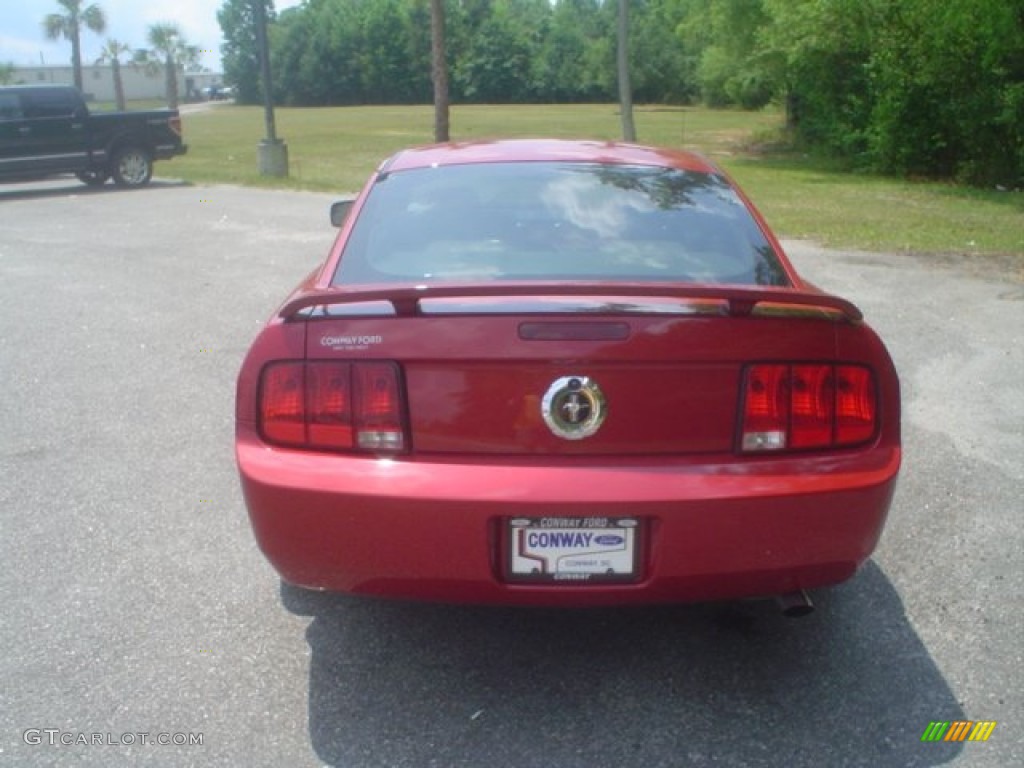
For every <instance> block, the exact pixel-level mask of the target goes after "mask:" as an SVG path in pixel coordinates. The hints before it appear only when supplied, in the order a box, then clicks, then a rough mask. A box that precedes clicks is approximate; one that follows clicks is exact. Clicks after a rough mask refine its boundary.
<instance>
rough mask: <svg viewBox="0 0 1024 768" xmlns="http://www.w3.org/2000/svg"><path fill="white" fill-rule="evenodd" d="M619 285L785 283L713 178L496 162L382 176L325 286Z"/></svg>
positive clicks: (766, 248)
mask: <svg viewBox="0 0 1024 768" xmlns="http://www.w3.org/2000/svg"><path fill="white" fill-rule="evenodd" d="M487 280H509V281H519V280H620V281H633V280H636V281H672V282H694V283H729V284H738V285H776V286H784V285H788V284H789V281H788V280H787V278H786V274H785V272H784V271H783V269H782V267H781V265H780V264H779V261H778V259H777V258H776V255H775V253H774V251H773V250H772V248H771V246H770V245H769V243H768V242H767V240H766V239H765V237H764V235H763V234H762V232H761V230H760V229H759V228H758V226H757V224H756V223H755V221H754V219H753V218H752V216H751V214H750V212H749V211H748V210H747V208H746V206H745V205H744V204H743V202H742V201H741V200H740V199H739V197H738V196H737V195H736V193H735V192H734V191H733V189H732V188H731V187H730V186H729V184H728V183H727V182H726V181H725V180H724V179H722V178H721V177H719V176H716V175H709V174H705V173H695V172H687V171H678V170H669V169H664V168H655V167H650V166H623V165H598V164H579V163H539V162H536V163H505V164H479V165H457V166H441V167H436V168H424V169H419V170H412V171H401V172H396V173H392V174H385V175H383V176H382V177H381V178H380V179H379V180H378V181H377V183H376V184H375V185H374V188H373V189H372V191H371V193H370V195H369V197H368V198H367V201H366V203H365V205H364V206H363V209H362V211H361V212H360V214H359V218H358V220H357V221H356V223H355V226H354V228H353V231H352V234H351V236H350V238H349V240H348V243H347V244H346V246H345V250H344V253H343V254H342V258H341V263H340V265H339V268H338V271H337V273H336V274H335V276H334V283H335V284H345V285H353V284H365V283H391V282H396V283H397V282H401V283H405V282H410V281H413V282H418V283H419V282H432V281H438V282H452V281H473V282H479V281H487Z"/></svg>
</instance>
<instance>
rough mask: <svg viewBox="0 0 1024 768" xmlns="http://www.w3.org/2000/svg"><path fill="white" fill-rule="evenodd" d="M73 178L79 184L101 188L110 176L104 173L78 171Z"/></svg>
mask: <svg viewBox="0 0 1024 768" xmlns="http://www.w3.org/2000/svg"><path fill="white" fill-rule="evenodd" d="M75 176H77V177H78V180H79V181H80V182H82V183H83V184H88V185H89V186H90V187H102V186H103V185H104V184H106V183H107V179H109V178H110V174H109V173H107V172H106V171H80V172H78V173H76V174H75Z"/></svg>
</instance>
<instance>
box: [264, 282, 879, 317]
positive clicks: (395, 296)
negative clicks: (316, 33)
mask: <svg viewBox="0 0 1024 768" xmlns="http://www.w3.org/2000/svg"><path fill="white" fill-rule="evenodd" d="M542 296H543V297H548V296H551V297H570V296H572V297H595V298H597V297H601V298H620V297H621V298H639V299H678V300H682V301H702V300H705V301H718V302H722V303H724V304H725V309H726V313H727V314H728V315H730V316H732V317H746V316H749V315H751V314H753V313H754V311H755V308H759V310H761V311H759V312H758V314H761V313H762V311H763V313H764V314H791V313H794V312H795V313H796V314H801V313H807V312H814V311H823V312H826V313H829V314H836V315H839V316H841V317H842V318H843V319H845V320H847V321H848V322H851V323H860V322H861V321H862V320H863V319H864V315H863V314H862V313H861V311H860V310H859V309H858V308H857V307H856V306H855V305H854V304H853V303H851V302H849V301H847V300H846V299H841V298H839V297H838V296H832V295H830V294H826V293H807V292H802V291H798V290H794V289H791V288H761V287H749V288H748V287H745V286H735V285H679V284H666V283H614V284H611V283H603V282H573V283H552V282H521V283H511V282H509V283H504V282H492V283H465V284H461V283H444V284H438V285H415V286H408V285H401V286H393V285H392V286H388V285H365V286H360V287H358V288H352V287H339V288H326V289H321V290H316V291H310V292H304V293H300V294H299V295H297V296H295V297H294V298H292V299H289V300H288V301H287V302H285V304H284V305H283V306H282V307H281V309H280V310H279V311H278V316H279V317H281V318H282V319H285V320H290V319H294V318H296V317H297V316H298V315H299V313H300V312H302V311H303V310H306V309H309V308H311V307H316V306H331V305H338V304H356V303H368V302H387V303H390V304H391V305H392V306H393V307H394V309H395V314H396V315H398V316H399V317H416V316H418V315H421V314H423V313H422V312H421V311H420V302H421V301H423V300H425V299H426V300H429V299H474V298H506V297H508V298H511V297H542Z"/></svg>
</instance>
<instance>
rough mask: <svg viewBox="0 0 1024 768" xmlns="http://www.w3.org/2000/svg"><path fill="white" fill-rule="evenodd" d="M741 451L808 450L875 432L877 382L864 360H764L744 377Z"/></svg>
mask: <svg viewBox="0 0 1024 768" xmlns="http://www.w3.org/2000/svg"><path fill="white" fill-rule="evenodd" d="M742 419H743V423H742V428H741V431H740V450H741V451H748V452H758V451H783V450H807V449H815V448H835V447H846V446H852V445H858V444H861V443H866V442H868V441H869V440H871V438H872V437H874V435H875V431H876V429H877V419H878V410H877V403H876V396H875V381H874V377H873V376H872V375H871V371H870V370H869V369H868V368H866V367H865V366H862V365H831V364H819V363H809V364H804V363H801V364H792V365H790V364H780V363H762V364H758V365H752V366H750V367H748V368H747V370H746V376H745V378H744V382H743V411H742Z"/></svg>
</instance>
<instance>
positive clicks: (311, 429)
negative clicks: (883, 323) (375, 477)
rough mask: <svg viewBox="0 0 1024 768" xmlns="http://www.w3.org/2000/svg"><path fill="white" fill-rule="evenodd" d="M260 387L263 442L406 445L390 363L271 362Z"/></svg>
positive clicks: (384, 448)
mask: <svg viewBox="0 0 1024 768" xmlns="http://www.w3.org/2000/svg"><path fill="white" fill-rule="evenodd" d="M259 391H260V394H259V431H260V434H261V435H262V436H263V438H264V439H265V440H266V441H267V442H270V443H279V444H281V445H290V446H295V447H299V448H326V449H331V450H351V451H370V452H388V453H395V452H400V451H403V450H405V447H406V439H405V435H406V428H405V417H404V413H405V408H404V401H403V398H402V388H401V384H400V377H399V371H398V366H397V365H396V364H394V363H388V362H372V363H363V362H353V363H342V362H332V361H326V360H313V361H309V362H306V363H303V362H293V361H288V362H279V363H272V364H270V365H268V366H267V367H266V368H264V369H263V372H262V374H261V375H260V390H259Z"/></svg>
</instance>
